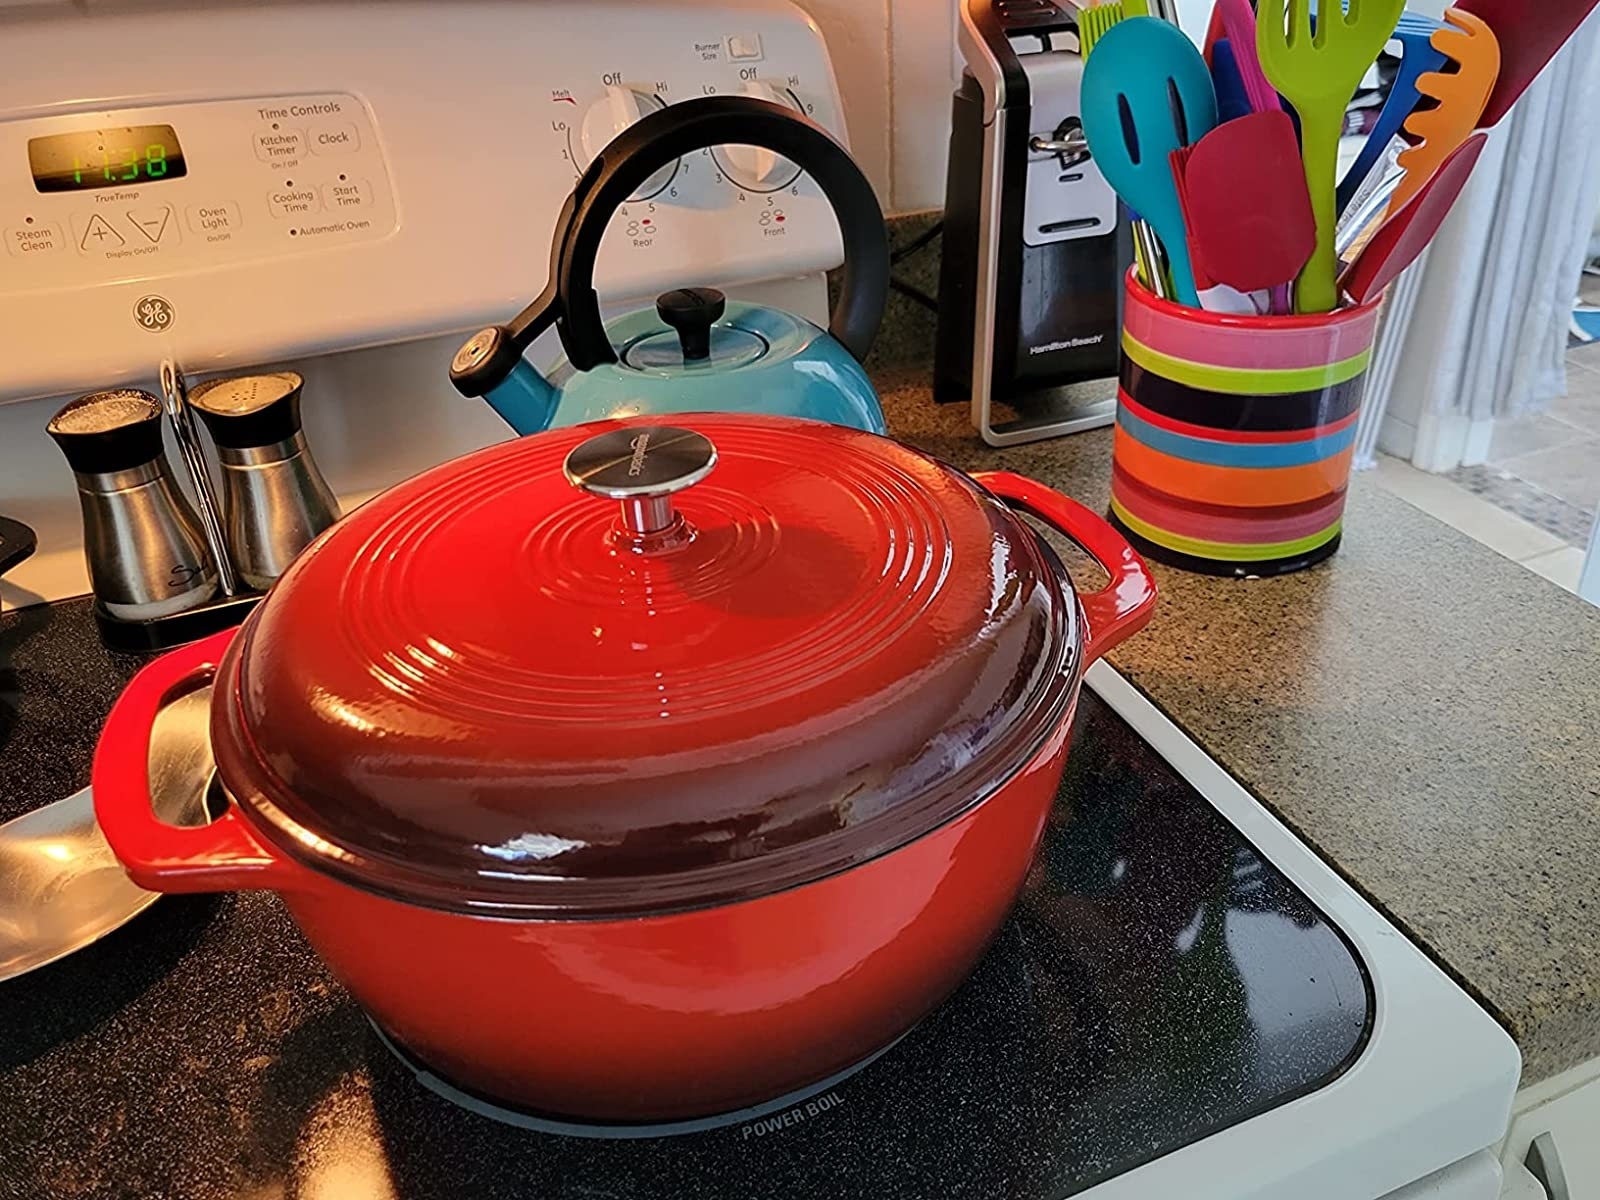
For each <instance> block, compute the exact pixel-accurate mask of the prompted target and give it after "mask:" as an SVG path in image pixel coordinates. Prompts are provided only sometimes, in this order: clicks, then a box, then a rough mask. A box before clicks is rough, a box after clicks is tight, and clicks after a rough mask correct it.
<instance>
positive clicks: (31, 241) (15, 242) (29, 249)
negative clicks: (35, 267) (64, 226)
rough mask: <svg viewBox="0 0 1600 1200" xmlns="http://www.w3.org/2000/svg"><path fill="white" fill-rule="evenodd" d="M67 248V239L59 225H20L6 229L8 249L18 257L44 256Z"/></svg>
mask: <svg viewBox="0 0 1600 1200" xmlns="http://www.w3.org/2000/svg"><path fill="white" fill-rule="evenodd" d="M66 248H67V239H66V237H65V236H64V235H63V234H62V232H61V226H59V225H51V224H48V223H46V224H43V225H18V226H16V227H15V228H14V229H8V230H6V249H7V250H9V251H11V253H12V254H14V255H16V256H17V257H18V258H44V257H45V256H46V255H49V254H54V253H55V252H56V251H58V250H65V249H66Z"/></svg>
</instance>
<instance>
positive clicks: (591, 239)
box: [451, 96, 889, 395]
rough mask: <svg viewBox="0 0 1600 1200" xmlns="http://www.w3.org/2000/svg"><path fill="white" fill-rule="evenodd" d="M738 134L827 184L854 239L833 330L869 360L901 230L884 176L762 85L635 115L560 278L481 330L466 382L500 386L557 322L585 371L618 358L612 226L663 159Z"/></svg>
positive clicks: (575, 195)
mask: <svg viewBox="0 0 1600 1200" xmlns="http://www.w3.org/2000/svg"><path fill="white" fill-rule="evenodd" d="M730 144H732V145H745V146H759V147H761V148H762V149H765V150H771V151H773V152H774V153H776V154H781V155H782V156H783V157H785V158H787V159H789V160H790V161H791V162H793V163H794V164H795V165H796V166H797V167H799V168H800V169H801V170H802V171H804V172H805V173H806V174H808V175H810V176H811V178H812V179H814V180H816V181H817V184H818V186H819V187H821V188H822V193H823V195H824V196H826V197H827V199H828V202H829V203H830V204H831V205H832V206H833V211H834V215H835V217H836V218H837V219H838V222H839V231H840V233H841V234H842V236H843V240H844V271H843V280H842V287H841V288H840V291H839V298H838V300H837V302H836V303H835V304H834V308H833V315H832V317H831V318H830V320H829V325H828V332H829V333H830V334H832V335H833V337H834V338H835V339H836V340H837V341H839V342H840V343H841V344H842V345H843V346H844V347H845V348H846V349H847V350H849V351H850V353H851V354H853V355H855V357H856V358H857V359H862V358H865V357H866V354H867V351H868V350H869V349H871V347H872V342H873V339H874V338H875V337H877V334H878V326H879V324H880V323H881V322H882V320H883V310H884V306H885V304H886V303H887V302H888V298H889V235H888V231H887V229H886V228H885V227H884V221H883V209H882V208H881V207H879V205H878V197H877V195H876V194H875V193H874V192H873V190H872V184H871V183H869V182H868V181H867V177H866V176H865V175H863V174H862V173H861V168H860V167H858V166H856V164H855V161H854V160H853V159H852V158H851V157H850V155H849V154H848V153H847V152H846V151H845V149H844V147H842V146H840V145H839V143H838V142H836V141H834V140H833V138H832V137H831V136H829V134H828V132H827V131H826V130H825V129H823V128H822V126H820V125H818V124H817V123H816V122H814V121H812V120H810V119H808V118H806V117H802V116H800V115H798V114H796V113H795V112H793V111H791V110H790V109H788V108H785V107H784V106H783V105H781V104H774V103H772V102H771V101H767V100H757V99H755V98H754V97H751V96H700V97H696V98H695V99H693V100H686V101H684V102H683V103H681V104H674V105H671V106H670V107H668V108H664V109H660V110H658V111H656V112H653V113H651V114H649V115H648V116H646V117H644V118H643V119H641V120H640V121H638V122H636V123H635V124H633V125H631V126H629V127H628V128H627V129H625V130H623V131H622V132H621V133H620V134H618V135H617V136H616V137H615V138H613V139H612V140H611V142H610V143H609V144H607V145H606V147H605V148H604V149H603V150H601V151H600V153H599V154H598V155H597V156H596V157H595V160H594V161H593V162H592V163H590V164H589V169H588V170H587V171H585V172H584V173H583V177H582V178H581V179H579V180H578V184H577V187H576V188H575V189H574V190H573V192H572V195H570V196H569V197H568V198H567V203H566V205H565V206H564V207H563V208H562V210H561V216H560V219H559V220H558V221H557V222H556V231H555V239H554V248H553V251H552V255H551V271H550V282H549V285H548V286H547V287H546V288H545V290H544V293H543V294H542V295H541V296H540V297H539V298H538V299H537V300H535V301H534V302H533V303H532V304H530V305H529V306H528V307H527V308H526V309H524V310H523V311H522V312H521V313H519V314H518V315H517V316H516V317H515V318H514V319H513V320H512V321H511V322H509V323H508V324H506V325H503V326H500V327H498V328H497V329H490V330H485V331H484V332H483V333H482V334H480V335H478V337H477V338H475V339H474V342H481V343H482V344H481V345H480V346H479V348H478V350H477V352H476V353H475V354H473V355H465V353H464V354H463V356H458V358H457V362H456V364H455V366H453V367H452V370H451V379H452V380H453V381H454V382H455V384H456V386H457V387H458V388H459V389H460V390H461V391H463V392H465V393H466V394H467V395H482V394H484V393H485V392H487V391H490V390H492V389H493V388H495V387H497V386H498V385H499V384H500V383H501V382H503V381H504V380H505V378H506V376H507V375H509V374H510V372H511V370H512V368H513V367H514V366H515V365H516V361H517V360H518V359H519V358H520V357H521V355H522V353H523V352H524V351H525V350H527V348H528V347H529V346H530V345H531V344H532V343H533V340H534V338H536V337H537V336H538V335H539V334H541V333H543V332H544V331H545V330H546V329H548V328H549V327H550V326H551V325H555V326H556V330H557V332H558V333H559V335H560V337H561V344H562V347H563V349H564V350H565V351H566V354H567V358H568V360H569V361H570V362H571V363H572V365H573V366H574V367H576V368H577V369H578V370H580V371H588V370H592V369H593V368H595V367H597V366H599V365H601V364H602V363H612V362H616V361H617V353H616V350H615V349H613V347H612V345H611V342H610V339H609V338H608V337H607V335H606V329H605V323H604V321H603V320H602V319H601V316H600V297H599V295H598V294H597V293H596V292H595V290H594V266H595V259H596V258H597V257H598V255H599V252H600V241H601V238H602V237H603V236H604V234H605V231H606V226H607V225H608V224H609V223H610V221H611V218H612V217H613V216H614V215H615V214H616V211H617V209H619V208H621V207H622V205H624V204H626V203H627V202H628V199H629V197H631V196H632V195H633V194H634V193H635V192H637V191H638V190H639V189H640V188H641V187H643V186H644V184H645V182H646V181H647V180H648V179H649V178H650V177H651V176H652V175H654V174H655V173H656V172H657V171H659V170H661V169H662V168H663V167H667V166H670V165H671V164H672V163H673V162H674V161H675V160H676V159H679V158H682V157H684V156H685V155H688V154H693V153H694V152H695V151H697V150H708V149H710V148H711V147H713V146H724V145H730ZM469 345H471V343H469ZM463 349H464V352H465V349H466V348H463Z"/></svg>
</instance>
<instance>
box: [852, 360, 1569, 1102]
mask: <svg viewBox="0 0 1600 1200" xmlns="http://www.w3.org/2000/svg"><path fill="white" fill-rule="evenodd" d="M881 386H882V390H883V400H884V406H885V409H886V411H887V413H888V418H889V424H890V426H891V428H892V430H893V431H894V433H895V434H896V436H898V437H900V438H902V439H903V440H905V441H908V442H910V443H911V444H913V445H916V446H918V447H920V448H921V449H923V450H926V451H928V452H929V453H931V454H935V455H937V456H939V457H941V458H943V459H946V460H947V461H949V462H952V463H955V464H957V465H959V466H961V467H964V468H967V469H971V470H992V469H1001V468H1003V469H1005V470H1009V471H1017V472H1019V473H1021V474H1024V475H1028V476H1031V477H1033V478H1034V479H1037V480H1039V481H1041V482H1043V483H1047V484H1050V485H1051V486H1053V487H1056V488H1057V489H1059V490H1061V491H1063V492H1066V493H1068V494H1070V495H1072V496H1073V497H1075V498H1077V499H1078V500H1081V501H1083V502H1084V503H1086V504H1088V505H1090V506H1091V507H1096V508H1099V509H1101V510H1103V509H1104V507H1105V505H1106V503H1107V501H1108V499H1109V491H1110V477H1111V434H1110V431H1109V430H1100V431H1096V432H1093V433H1086V434H1079V435H1077V436H1075V437H1070V438H1064V439H1058V440H1055V441H1048V442H1040V443H1036V444H1033V445H1029V446H1020V447H1012V448H1010V449H1006V450H992V449H990V448H988V447H986V446H984V445H983V444H982V443H981V442H979V441H978V439H977V437H976V435H975V434H974V432H973V430H972V427H971V425H970V424H969V422H968V415H967V412H966V409H965V408H964V407H962V406H939V405H935V404H934V403H933V402H932V399H931V396H930V392H929V390H928V388H927V386H926V385H925V384H924V383H923V382H922V381H921V379H920V378H918V376H917V375H916V374H915V373H913V372H910V371H905V370H896V369H890V370H888V371H886V372H884V373H883V374H882V377H881ZM1154 570H1155V573H1156V576H1157V579H1158V581H1159V585H1160V589H1161V602H1160V605H1159V606H1158V609H1157V614H1156V618H1155V620H1154V621H1153V622H1152V623H1151V625H1150V627H1149V629H1148V630H1147V631H1146V632H1145V633H1144V634H1142V635H1141V636H1138V637H1135V638H1133V639H1131V640H1130V641H1128V642H1126V643H1125V644H1124V645H1123V646H1121V647H1119V648H1118V649H1117V650H1115V651H1113V652H1112V654H1111V656H1110V660H1111V663H1112V665H1113V666H1115V667H1116V668H1117V670H1119V671H1120V672H1122V673H1123V674H1124V675H1126V676H1127V677H1128V678H1129V679H1131V680H1132V681H1133V683H1134V684H1135V685H1136V686H1137V687H1138V688H1139V689H1140V690H1141V691H1143V692H1144V693H1145V694H1146V695H1147V696H1149V697H1150V699H1151V700H1153V701H1154V702H1155V703H1156V704H1157V705H1158V706H1159V707H1160V708H1161V709H1162V710H1163V711H1164V712H1166V714H1167V715H1168V716H1169V717H1171V718H1172V719H1173V720H1174V721H1176V722H1177V723H1178V724H1179V725H1180V726H1182V727H1183V729H1184V730H1185V731H1186V732H1187V733H1188V734H1189V735H1190V737H1192V738H1193V739H1194V740H1195V741H1196V742H1198V743H1199V744H1200V745H1201V746H1202V747H1204V748H1205V750H1206V751H1207V752H1208V753H1210V754H1211V755H1212V757H1214V758H1215V759H1216V760H1217V761H1218V762H1220V763H1221V764H1222V765H1223V766H1224V767H1225V768H1227V770H1228V771H1229V772H1230V773H1231V774H1232V775H1233V776H1234V777H1236V778H1237V779H1238V780H1239V781H1240V782H1241V783H1242V784H1244V786H1245V787H1246V788H1248V789H1249V790H1250V791H1251V792H1253V793H1254V794H1255V795H1256V797H1257V798H1258V799H1260V800H1261V801H1262V802H1263V803H1264V804H1265V805H1266V806H1267V807H1268V808H1269V809H1271V810H1272V811H1273V812H1274V813H1275V814H1276V815H1277V816H1278V817H1279V818H1280V819H1282V820H1283V821H1284V823H1285V824H1287V825H1288V826H1289V827H1290V828H1291V829H1293V830H1294V831H1295V833H1296V834H1298V835H1299V836H1300V838H1301V839H1302V840H1304V841H1305V842H1306V843H1307V844H1308V845H1310V846H1311V847H1312V848H1313V849H1314V850H1316V851H1317V853H1318V854H1320V855H1321V856H1322V857H1323V858H1324V859H1325V860H1327V861H1328V862H1329V863H1331V864H1332V865H1333V866H1334V867H1335V869H1337V870H1338V871H1339V872H1340V873H1341V874H1342V875H1344V876H1345V878H1346V879H1348V880H1349V881H1350V882H1351V883H1352V884H1353V885H1354V886H1355V887H1356V888H1357V889H1358V890H1359V891H1360V892H1361V893H1362V894H1363V895H1364V896H1366V898H1367V899H1368V900H1370V901H1371V902H1372V903H1373V904H1374V905H1375V906H1376V907H1377V908H1378V909H1379V910H1380V911H1382V912H1383V913H1384V914H1385V915H1386V916H1387V917H1388V918H1389V919H1390V920H1391V921H1392V922H1393V923H1394V924H1395V925H1397V926H1398V927H1399V928H1400V929H1402V930H1403V931H1404V932H1405V933H1406V934H1407V935H1408V936H1410V937H1411V938H1412V940H1414V941H1415V942H1417V943H1418V944H1419V945H1420V946H1422V947H1423V949H1424V950H1425V951H1426V952H1427V953H1428V954H1429V955H1430V956H1431V957H1432V958H1433V959H1434V960H1435V961H1436V962H1437V963H1438V964H1439V965H1440V966H1441V967H1443V968H1444V970H1445V971H1446V972H1447V973H1448V974H1449V975H1450V976H1451V977H1452V978H1454V979H1455V980H1456V982H1458V983H1459V984H1460V985H1461V986H1462V987H1463V988H1465V989H1466V991H1467V992H1468V993H1470V994H1471V995H1472V996H1473V997H1474V998H1475V999H1477V1000H1478V1002H1479V1003H1481V1004H1482V1005H1483V1006H1484V1007H1485V1008H1486V1009H1488V1010H1489V1012H1490V1013H1492V1014H1493V1015H1494V1017H1495V1018H1496V1019H1497V1020H1498V1021H1499V1022H1500V1023H1501V1024H1502V1025H1504V1026H1505V1027H1506V1029H1507V1030H1509V1031H1510V1032H1511V1034H1512V1035H1513V1036H1514V1037H1515V1038H1516V1040H1517V1043H1518V1045H1519V1046H1520V1047H1521V1049H1522V1055H1523V1080H1524V1083H1532V1082H1534V1081H1536V1080H1540V1079H1544V1078H1547V1077H1549V1076H1551V1075H1554V1074H1556V1073H1557V1072H1559V1071H1562V1070H1564V1069H1566V1068H1568V1067H1571V1066H1575V1065H1576V1064H1578V1063H1580V1062H1583V1061H1585V1060H1587V1059H1590V1058H1594V1057H1596V1056H1600V933H1597V931H1596V930H1597V923H1600V884H1597V883H1596V872H1595V865H1596V864H1597V863H1600V739H1597V738H1596V736H1595V730H1596V729H1597V728H1600V609H1596V608H1594V607H1592V606H1590V605H1588V604H1586V603H1585V602H1583V601H1582V600H1580V599H1578V598H1577V597H1576V596H1572V595H1570V594H1568V593H1566V592H1564V591H1561V590H1560V589H1558V588H1557V587H1556V586H1555V585H1553V584H1551V583H1548V582H1547V581H1545V580H1544V579H1541V578H1540V577H1538V576H1537V575H1535V574H1533V573H1532V572H1531V571H1528V570H1526V569H1524V568H1523V567H1520V566H1518V565H1517V564H1515V563H1513V562H1511V561H1510V560H1508V559H1505V558H1502V557H1500V556H1499V555H1497V554H1495V553H1494V552H1493V551H1491V550H1489V549H1487V548H1485V547H1483V546H1482V545H1480V544H1479V543H1477V542H1474V541H1472V540H1471V539H1469V538H1467V537H1466V536H1465V535H1463V534H1460V533H1458V532H1456V531H1455V530H1453V529H1450V528H1449V527H1447V526H1445V525H1443V524H1441V523H1439V522H1438V521H1436V520H1434V519H1433V518H1432V517H1429V516H1427V515H1425V514H1423V513H1422V512H1419V511H1418V510H1417V509H1414V508H1412V507H1411V506H1410V505H1408V504H1406V503H1405V502H1404V501H1402V500H1399V499H1397V498H1395V497H1394V496H1391V495H1389V494H1388V493H1387V492H1384V491H1382V490H1381V489H1379V488H1378V487H1377V486H1376V485H1375V484H1374V483H1373V481H1372V480H1371V479H1370V478H1364V477H1362V476H1360V475H1358V476H1357V478H1356V480H1355V482H1354V484H1353V486H1352V488H1351V496H1350V506H1349V511H1348V515H1347V519H1346V532H1345V539H1344V544H1343V547H1342V548H1341V549H1340V551H1339V553H1338V554H1337V555H1335V556H1334V558H1333V559H1332V560H1330V561H1329V562H1328V563H1326V564H1324V565H1323V566H1321V567H1317V568H1314V569H1312V570H1310V571H1307V572H1304V573H1302V574H1299V575H1292V576H1288V577H1285V578H1280V579H1272V580H1249V581H1246V580H1231V579H1220V578H1211V577H1206V576H1200V575H1193V574H1189V573H1186V572H1183V571H1178V570H1175V569H1170V568H1166V567H1162V566H1160V565H1159V564H1157V565H1155V566H1154Z"/></svg>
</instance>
